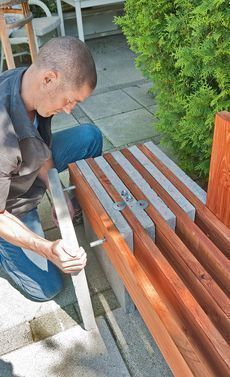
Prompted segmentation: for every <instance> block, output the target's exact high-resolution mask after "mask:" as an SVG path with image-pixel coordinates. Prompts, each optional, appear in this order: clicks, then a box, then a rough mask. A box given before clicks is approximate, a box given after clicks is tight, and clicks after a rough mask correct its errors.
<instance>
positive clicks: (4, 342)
mask: <svg viewBox="0 0 230 377" xmlns="http://www.w3.org/2000/svg"><path fill="white" fill-rule="evenodd" d="M32 342H33V337H32V333H31V330H30V324H29V322H24V323H21V324H20V325H17V326H15V327H12V328H9V329H7V330H4V331H0V356H1V355H4V354H6V353H9V352H11V351H14V350H16V349H18V348H21V347H23V346H25V345H27V344H30V343H32ZM0 360H1V359H0ZM0 364H1V361H0ZM0 376H1V375H0Z"/></svg>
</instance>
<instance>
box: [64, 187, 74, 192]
mask: <svg viewBox="0 0 230 377" xmlns="http://www.w3.org/2000/svg"><path fill="white" fill-rule="evenodd" d="M75 188H76V186H69V187H65V188H64V189H63V191H71V190H74V189H75Z"/></svg>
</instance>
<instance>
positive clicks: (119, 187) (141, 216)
mask: <svg viewBox="0 0 230 377" xmlns="http://www.w3.org/2000/svg"><path fill="white" fill-rule="evenodd" d="M94 160H95V161H96V163H97V164H98V166H99V167H100V168H101V170H102V171H103V173H104V174H105V175H106V177H107V178H108V179H109V181H110V182H111V183H112V185H113V187H114V188H115V189H116V191H117V192H118V193H119V194H120V195H121V192H122V191H123V190H125V191H127V192H128V194H130V195H131V196H132V193H131V192H130V191H129V190H128V188H127V187H126V186H125V185H124V183H123V182H122V181H121V180H120V178H119V177H118V176H117V174H116V173H115V172H114V170H113V169H112V168H111V166H110V165H109V164H108V162H107V161H106V160H105V159H104V157H102V156H100V157H97V158H95V159H94ZM121 200H122V196H121ZM126 204H127V206H128V207H129V208H130V210H131V211H132V212H133V214H134V215H135V216H136V218H137V220H138V221H139V222H140V223H141V225H142V226H143V228H144V229H145V230H146V231H147V233H148V234H149V235H150V237H151V238H152V239H153V240H154V241H155V225H154V223H153V221H152V220H151V219H150V217H149V216H148V215H147V213H146V212H145V211H144V210H143V209H142V208H141V207H138V206H137V200H136V199H135V198H134V197H133V196H132V201H130V202H129V201H126Z"/></svg>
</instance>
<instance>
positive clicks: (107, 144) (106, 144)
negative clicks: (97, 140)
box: [103, 136, 114, 152]
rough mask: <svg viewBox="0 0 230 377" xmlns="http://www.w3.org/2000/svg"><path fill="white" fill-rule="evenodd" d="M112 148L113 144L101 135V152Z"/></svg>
mask: <svg viewBox="0 0 230 377" xmlns="http://www.w3.org/2000/svg"><path fill="white" fill-rule="evenodd" d="M112 149H114V146H113V144H112V143H110V141H109V140H108V139H107V137H105V136H103V152H108V151H111V150H112Z"/></svg>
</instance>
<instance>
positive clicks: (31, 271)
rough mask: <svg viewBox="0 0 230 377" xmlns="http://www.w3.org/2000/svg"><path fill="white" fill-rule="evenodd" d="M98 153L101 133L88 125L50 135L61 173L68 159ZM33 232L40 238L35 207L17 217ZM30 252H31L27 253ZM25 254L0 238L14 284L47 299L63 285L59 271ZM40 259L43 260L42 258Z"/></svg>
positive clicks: (2, 258) (2, 259)
mask: <svg viewBox="0 0 230 377" xmlns="http://www.w3.org/2000/svg"><path fill="white" fill-rule="evenodd" d="M101 153H102V135H101V132H100V130H99V129H98V128H97V127H96V126H94V125H91V124H84V125H80V126H76V127H72V128H69V129H67V130H64V131H60V132H56V133H55V134H54V135H53V143H52V155H53V160H54V164H55V167H56V168H57V170H58V172H62V171H63V170H65V169H66V168H67V165H68V164H69V163H71V162H74V161H77V160H81V159H85V158H88V157H97V156H100V155H101ZM18 217H19V218H20V220H21V221H22V222H23V223H24V224H25V225H26V226H27V227H28V228H29V229H31V230H32V231H33V232H35V233H37V234H39V235H40V236H42V237H44V233H43V230H42V227H41V223H40V219H39V216H38V212H37V209H36V208H34V209H33V210H31V211H29V212H27V213H24V214H23V215H20V216H18ZM30 253H32V254H33V252H30ZM35 257H36V258H37V260H38V263H34V262H32V261H31V259H30V258H28V256H27V255H26V250H24V249H23V248H20V247H18V246H15V245H12V244H10V243H9V242H7V241H5V240H3V239H2V238H0V264H1V266H2V267H3V269H4V270H5V272H6V273H7V275H8V276H9V277H10V278H11V279H12V280H13V281H14V283H15V284H16V286H17V287H18V288H19V289H20V290H21V291H22V292H23V293H24V294H25V296H27V297H29V298H30V299H32V300H35V301H47V300H50V299H52V298H53V297H54V296H56V295H57V294H58V293H59V292H60V291H61V290H62V288H63V281H62V275H61V272H60V270H59V269H58V268H57V267H56V266H55V265H54V264H52V263H51V262H50V261H45V263H46V266H47V267H46V269H43V268H40V267H39V258H41V261H42V257H40V256H39V255H38V254H37V255H36V256H35ZM43 261H44V260H43Z"/></svg>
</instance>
